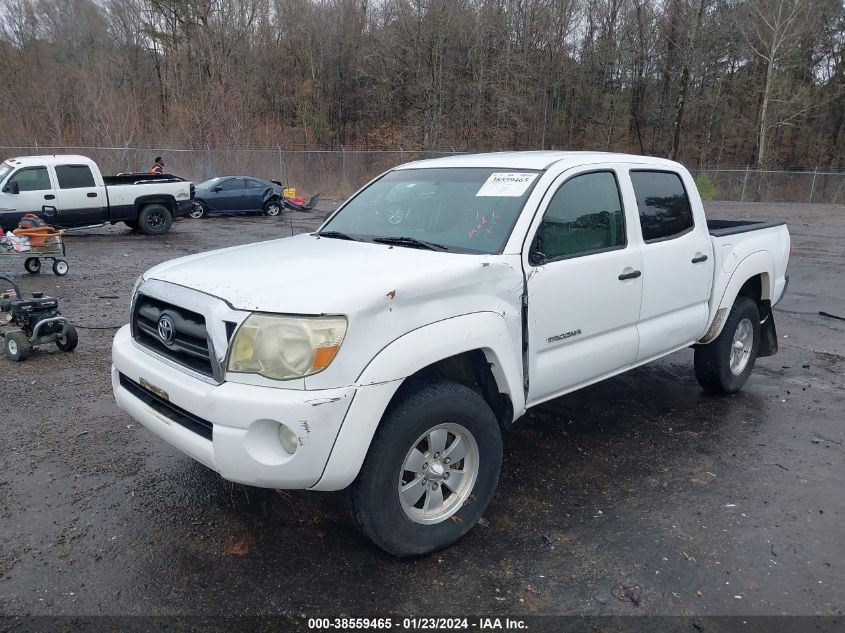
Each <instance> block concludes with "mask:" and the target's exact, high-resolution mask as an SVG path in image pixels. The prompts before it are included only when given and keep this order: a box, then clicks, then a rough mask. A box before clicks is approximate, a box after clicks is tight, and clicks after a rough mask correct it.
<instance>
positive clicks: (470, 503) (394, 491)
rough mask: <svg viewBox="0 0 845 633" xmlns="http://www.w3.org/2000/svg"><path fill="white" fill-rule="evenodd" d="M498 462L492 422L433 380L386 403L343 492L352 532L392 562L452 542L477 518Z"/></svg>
mask: <svg viewBox="0 0 845 633" xmlns="http://www.w3.org/2000/svg"><path fill="white" fill-rule="evenodd" d="M501 463H502V435H501V429H500V427H499V422H498V420H497V419H496V416H495V415H494V413H493V411H492V410H491V409H490V407H489V406H488V405H487V403H486V402H485V401H484V399H483V398H482V397H481V396H480V395H478V394H477V393H476V392H474V391H472V390H471V389H469V388H467V387H464V386H463V385H460V384H457V383H454V382H450V381H445V380H441V381H437V382H432V383H428V384H425V385H422V386H415V387H411V388H409V389H407V390H406V391H405V392H404V393H401V394H400V395H398V396H397V398H396V399H395V400H394V402H393V403H391V405H390V407H389V409H388V411H387V413H386V414H385V416H384V418H383V419H382V421H381V424H380V426H379V428H378V430H377V431H376V435H375V437H374V438H373V442H372V444H371V445H370V450H369V452H368V454H367V457H366V459H365V460H364V465H363V466H362V467H361V472H360V473H359V474H358V477H357V479H356V480H355V481H354V482H353V483H352V486H351V487H350V490H349V501H350V505H351V509H352V515H353V519H354V521H355V523H356V524H357V526H358V528H359V529H360V530H361V531H362V532H363V533H364V534H365V535H366V536H367V537H369V538H370V539H371V540H372V541H373V542H374V543H375V544H376V545H378V546H379V547H380V548H382V549H383V550H385V551H386V552H389V553H391V554H394V555H397V556H419V555H421V554H428V553H430V552H434V551H437V550H439V549H443V548H444V547H447V546H449V545H451V544H452V543H454V542H455V541H457V540H458V539H460V538H461V537H462V536H464V535H465V534H466V533H467V532H469V531H470V530H471V529H472V527H473V526H474V525H475V524H476V522H478V519H480V518H481V516H482V514H483V513H484V510H485V509H486V508H487V504H488V503H489V502H490V499H491V498H492V496H493V491H494V490H495V488H496V483H497V481H498V478H499V470H500V468H501Z"/></svg>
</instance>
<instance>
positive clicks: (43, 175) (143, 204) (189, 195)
mask: <svg viewBox="0 0 845 633" xmlns="http://www.w3.org/2000/svg"><path fill="white" fill-rule="evenodd" d="M193 195H194V188H193V184H192V183H190V182H188V181H186V180H184V179H183V178H180V177H178V176H172V175H170V174H120V175H117V176H103V175H102V174H101V173H100V169H99V168H98V167H97V164H96V163H95V162H94V161H93V160H91V159H90V158H88V157H87V156H75V155H66V154H51V155H47V156H24V157H19V158H9V159H7V160H6V161H4V162H3V163H2V164H0V228H3V229H6V230H9V229H13V228H15V227H16V226H17V223H18V220H20V218H21V217H22V216H23V215H24V214H26V213H35V214H36V215H39V216H41V217H42V218H44V220H45V221H47V222H48V223H50V224H52V225H54V226H57V227H60V228H69V227H76V226H91V225H94V224H103V223H106V222H110V223H111V224H115V223H117V222H123V223H125V224H126V225H127V226H129V227H131V228H133V229H137V230H140V231H142V232H143V233H146V234H147V235H161V234H162V233H166V232H167V231H169V230H170V226H171V224H172V223H173V218H174V217H176V216H179V215H185V214H187V213H190V212H191V210H192V209H193V206H194V201H193Z"/></svg>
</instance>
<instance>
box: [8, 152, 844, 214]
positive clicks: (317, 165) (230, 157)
mask: <svg viewBox="0 0 845 633" xmlns="http://www.w3.org/2000/svg"><path fill="white" fill-rule="evenodd" d="M0 149H2V150H3V151H4V152H5V155H6V156H25V155H35V154H54V153H55V154H83V155H85V156H88V157H89V158H92V159H93V160H95V161H96V162H97V164H98V165H99V166H100V169H101V170H102V171H103V173H104V174H108V175H112V174H117V173H120V172H129V171H146V170H148V169H149V168H150V167H152V165H153V161H154V159H155V157H156V156H162V157H163V158H164V162H165V170H166V171H167V172H169V173H173V174H178V175H180V176H184V177H185V178H189V179H191V180H193V181H195V182H200V181H203V180H206V179H207V178H212V177H214V176H226V175H249V176H256V177H258V178H265V179H274V180H279V181H280V182H282V183H283V184H285V185H287V186H291V187H295V188H296V189H297V190H298V193H300V195H311V194H314V193H320V194H322V195H323V196H324V197H326V198H339V199H342V198H345V197H347V196H349V195H350V194H351V193H352V192H354V191H355V190H356V189H358V188H359V187H360V186H361V185H363V184H365V183H366V182H367V181H368V180H370V179H371V178H373V177H375V176H377V175H378V174H380V173H382V172H383V171H385V170H387V169H390V168H391V167H393V166H395V165H398V164H401V163H406V162H409V161H413V160H422V159H426V158H439V157H441V156H452V155H455V154H458V153H460V152H455V151H450V152H446V151H439V152H438V151H434V152H432V151H419V150H401V149H400V150H303V149H285V148H283V147H275V148H264V149H210V148H206V149H165V148H160V149H156V148H151V149H145V148H135V147H71V146H67V147H51V146H30V147H0ZM690 171H691V172H692V174H693V176H694V177H695V178H696V182H697V183H698V186H699V190H700V191H701V193H702V197H704V198H705V199H711V200H727V201H741V202H753V201H760V202H815V203H827V204H845V173H841V172H829V171H820V170H818V169H816V170H813V171H775V170H766V171H757V170H754V169H750V168H701V169H691V170H690Z"/></svg>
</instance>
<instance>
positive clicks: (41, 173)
mask: <svg viewBox="0 0 845 633" xmlns="http://www.w3.org/2000/svg"><path fill="white" fill-rule="evenodd" d="M12 182H16V183H18V191H45V190H47V189H52V188H53V186H52V185H51V184H50V175H49V174H48V173H47V168H46V167H24V168H23V169H21V170H20V171H18V172H17V173H16V174H15V175H13V176H12V177H11V178H9V183H12ZM7 184H8V183H7Z"/></svg>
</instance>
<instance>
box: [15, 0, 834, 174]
mask: <svg viewBox="0 0 845 633" xmlns="http://www.w3.org/2000/svg"><path fill="white" fill-rule="evenodd" d="M0 143H2V144H4V145H18V144H23V145H32V144H35V143H37V144H39V145H116V144H118V145H120V146H124V145H126V146H145V147H162V146H169V147H173V146H181V147H196V148H201V147H241V148H248V147H275V146H277V145H281V146H284V147H317V148H339V147H341V146H343V147H346V148H350V147H354V148H407V149H410V148H414V149H420V148H423V149H435V148H442V149H450V148H451V149H456V150H464V149H509V148H516V149H595V150H611V151H630V152H635V153H643V154H652V155H659V156H668V157H671V158H676V159H678V160H681V161H684V162H686V163H688V164H691V165H695V166H724V165H751V166H753V167H758V168H775V167H776V168H796V167H797V168H806V167H816V166H818V167H821V168H823V169H836V170H842V169H845V149H843V148H845V4H843V2H842V0H98V1H93V0H4V2H3V5H2V10H0Z"/></svg>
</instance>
